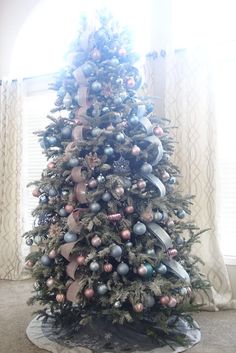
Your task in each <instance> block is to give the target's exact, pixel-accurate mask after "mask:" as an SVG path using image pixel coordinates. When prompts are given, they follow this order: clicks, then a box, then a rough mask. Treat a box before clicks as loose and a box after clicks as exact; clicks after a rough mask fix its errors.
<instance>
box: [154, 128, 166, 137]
mask: <svg viewBox="0 0 236 353" xmlns="http://www.w3.org/2000/svg"><path fill="white" fill-rule="evenodd" d="M153 133H154V135H156V136H158V137H162V136H163V135H164V131H163V129H162V128H161V127H160V126H156V127H154V129H153Z"/></svg>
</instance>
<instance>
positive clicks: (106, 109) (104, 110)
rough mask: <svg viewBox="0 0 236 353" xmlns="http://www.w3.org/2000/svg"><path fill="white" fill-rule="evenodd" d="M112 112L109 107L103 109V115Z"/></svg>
mask: <svg viewBox="0 0 236 353" xmlns="http://www.w3.org/2000/svg"><path fill="white" fill-rule="evenodd" d="M109 111H110V109H109V108H108V107H103V108H102V113H103V114H107V113H108V112H109Z"/></svg>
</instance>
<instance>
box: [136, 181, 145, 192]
mask: <svg viewBox="0 0 236 353" xmlns="http://www.w3.org/2000/svg"><path fill="white" fill-rule="evenodd" d="M146 185H147V184H146V181H144V180H143V179H141V180H139V181H138V182H137V187H138V189H140V190H143V189H145V187H146Z"/></svg>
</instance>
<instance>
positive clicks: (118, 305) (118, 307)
mask: <svg viewBox="0 0 236 353" xmlns="http://www.w3.org/2000/svg"><path fill="white" fill-rule="evenodd" d="M113 306H114V308H115V309H120V308H121V306H122V305H121V302H120V301H119V300H118V301H117V302H115V303H114V305H113Z"/></svg>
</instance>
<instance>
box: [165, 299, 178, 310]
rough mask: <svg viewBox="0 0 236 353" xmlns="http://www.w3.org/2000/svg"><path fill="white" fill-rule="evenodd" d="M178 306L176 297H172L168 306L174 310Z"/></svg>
mask: <svg viewBox="0 0 236 353" xmlns="http://www.w3.org/2000/svg"><path fill="white" fill-rule="evenodd" d="M176 305H177V300H176V299H175V298H174V297H170V300H169V303H168V304H167V306H168V307H169V308H174V307H176Z"/></svg>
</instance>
